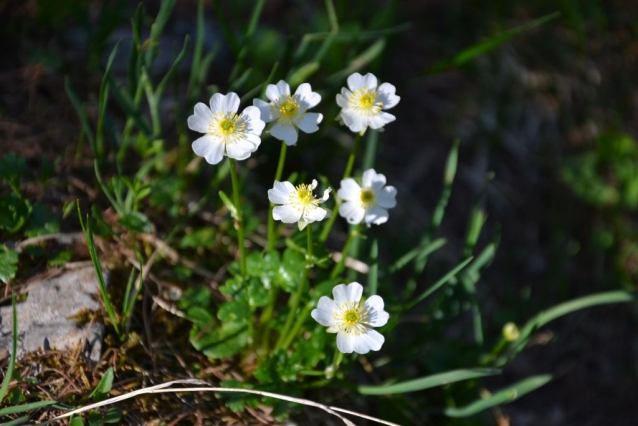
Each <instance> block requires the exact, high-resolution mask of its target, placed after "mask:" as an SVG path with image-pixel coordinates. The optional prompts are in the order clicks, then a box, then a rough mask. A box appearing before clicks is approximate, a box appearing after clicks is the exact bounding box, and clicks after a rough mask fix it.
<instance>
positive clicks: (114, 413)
mask: <svg viewBox="0 0 638 426" xmlns="http://www.w3.org/2000/svg"><path fill="white" fill-rule="evenodd" d="M103 420H104V423H116V424H119V423H120V420H122V412H121V411H120V410H118V409H117V408H115V407H111V408H109V409H108V410H107V411H106V413H105V414H104V419H103Z"/></svg>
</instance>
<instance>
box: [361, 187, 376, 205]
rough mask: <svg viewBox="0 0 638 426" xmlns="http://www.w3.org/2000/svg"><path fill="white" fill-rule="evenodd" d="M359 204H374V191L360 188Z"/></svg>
mask: <svg viewBox="0 0 638 426" xmlns="http://www.w3.org/2000/svg"><path fill="white" fill-rule="evenodd" d="M361 204H363V206H364V207H367V206H369V205H371V204H374V192H372V191H371V190H370V189H362V190H361Z"/></svg>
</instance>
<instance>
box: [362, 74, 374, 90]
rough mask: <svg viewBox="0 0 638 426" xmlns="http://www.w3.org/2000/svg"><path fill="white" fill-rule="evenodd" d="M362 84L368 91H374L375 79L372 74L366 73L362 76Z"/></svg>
mask: <svg viewBox="0 0 638 426" xmlns="http://www.w3.org/2000/svg"><path fill="white" fill-rule="evenodd" d="M363 84H364V87H367V88H369V89H376V88H377V78H376V77H375V76H374V74H372V73H368V74H366V75H364V76H363Z"/></svg>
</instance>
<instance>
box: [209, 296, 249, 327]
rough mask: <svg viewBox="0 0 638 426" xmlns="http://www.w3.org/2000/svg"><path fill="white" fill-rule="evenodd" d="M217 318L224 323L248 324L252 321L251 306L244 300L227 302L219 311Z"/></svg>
mask: <svg viewBox="0 0 638 426" xmlns="http://www.w3.org/2000/svg"><path fill="white" fill-rule="evenodd" d="M217 318H219V320H220V321H222V322H234V323H242V324H246V323H247V322H248V321H249V320H250V306H248V303H246V302H245V301H242V300H233V301H231V302H226V303H224V304H223V305H221V307H220V308H219V310H218V311H217Z"/></svg>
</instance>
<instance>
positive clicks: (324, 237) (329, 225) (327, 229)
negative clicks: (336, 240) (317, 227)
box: [319, 133, 361, 243]
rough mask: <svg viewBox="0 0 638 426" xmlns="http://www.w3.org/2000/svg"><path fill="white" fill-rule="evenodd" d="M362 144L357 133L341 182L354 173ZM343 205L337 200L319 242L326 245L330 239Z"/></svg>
mask: <svg viewBox="0 0 638 426" xmlns="http://www.w3.org/2000/svg"><path fill="white" fill-rule="evenodd" d="M360 142H361V133H357V136H355V138H354V144H353V146H352V151H350V156H349V157H348V163H347V164H346V171H345V172H344V173H343V177H342V178H341V180H344V179H347V178H349V177H350V174H351V173H352V168H353V167H354V160H355V158H356V157H357V151H358V150H359V143H360ZM340 205H341V201H340V200H339V199H338V198H337V202H336V204H335V208H334V211H333V212H332V216H330V219H328V223H326V226H324V227H323V230H322V231H321V235H320V236H319V241H321V242H322V243H325V242H326V240H327V239H328V235H330V230H331V229H332V226H333V225H334V223H335V221H336V220H337V216H338V212H339V206H340Z"/></svg>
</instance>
